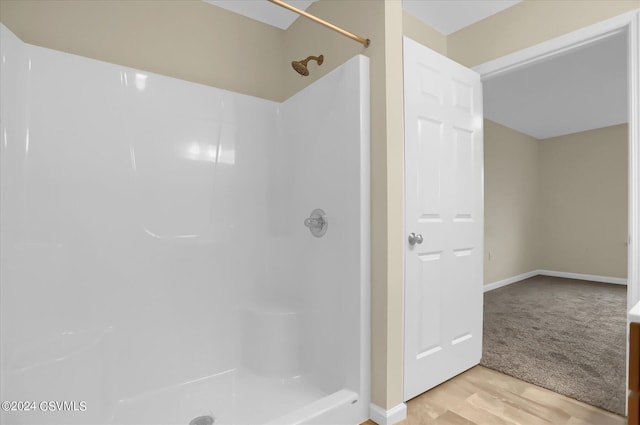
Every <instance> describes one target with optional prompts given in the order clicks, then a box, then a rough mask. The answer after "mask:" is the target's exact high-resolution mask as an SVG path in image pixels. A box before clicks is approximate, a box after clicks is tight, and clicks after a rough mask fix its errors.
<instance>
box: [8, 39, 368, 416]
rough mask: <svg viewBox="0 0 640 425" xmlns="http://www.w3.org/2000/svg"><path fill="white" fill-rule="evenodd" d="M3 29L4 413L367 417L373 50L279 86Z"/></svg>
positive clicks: (26, 414)
mask: <svg viewBox="0 0 640 425" xmlns="http://www.w3.org/2000/svg"><path fill="white" fill-rule="evenodd" d="M0 37H1V38H0V48H1V51H0V53H1V56H2V68H1V79H2V81H1V90H2V91H1V111H0V112H1V125H2V126H1V128H0V137H1V140H0V154H1V164H0V170H1V180H0V182H1V187H0V195H1V199H0V200H1V223H0V226H1V229H0V234H1V245H0V253H1V257H0V272H1V276H0V283H1V286H0V303H1V305H0V314H1V317H0V325H1V329H0V331H1V341H0V342H1V344H0V347H1V364H0V367H1V370H0V385H1V386H0V398H1V399H2V401H3V402H9V403H10V404H7V403H4V404H3V405H2V411H1V412H0V415H1V417H0V422H2V423H3V424H158V425H159V424H182V425H187V424H189V423H190V422H191V421H192V420H193V419H194V418H197V417H202V416H204V417H209V418H210V419H212V420H214V421H215V422H214V423H215V424H217V425H220V424H227V425H228V424H234V425H243V424H283V425H284V424H334V425H337V424H345V425H346V424H349V425H353V424H355V423H359V422H361V421H363V420H364V419H366V418H367V417H368V409H369V399H370V395H369V375H370V372H369V367H370V363H369V314H370V310H369V309H370V307H369V280H370V279H369V269H370V267H369V261H370V259H369V70H368V59H367V58H365V57H363V56H356V57H354V58H352V59H351V60H349V61H348V62H346V63H345V64H343V65H342V66H340V67H339V68H337V69H335V70H334V71H332V72H331V73H330V74H328V75H326V76H325V77H323V78H321V79H320V80H318V81H317V82H315V83H314V84H312V85H310V86H309V87H307V88H305V89H304V90H302V91H301V92H299V93H298V94H296V95H295V96H293V97H291V98H290V99H288V100H287V101H285V102H283V103H276V102H272V101H267V100H263V99H259V98H255V97H250V96H246V95H241V94H238V93H233V92H229V91H225V90H220V89H216V88H212V87H207V86H203V85H198V84H195V83H190V82H186V81H181V80H177V79H173V78H168V77H164V76H160V75H155V74H151V73H148V72H143V71H139V70H135V69H130V68H125V67H122V66H119V65H114V64H109V63H105V62H100V61H96V60H92V59H88V58H84V57H80V56H75V55H71V54H67V53H62V52H59V51H54V50H50V49H45V48H41V47H36V46H32V45H28V44H25V43H23V42H22V41H20V40H19V39H18V38H17V37H16V36H15V35H14V34H12V33H11V32H10V31H9V30H8V29H7V28H5V27H2V28H1V34H0ZM255 71H256V72H260V70H255ZM292 72H293V71H292ZM316 208H322V209H323V210H324V211H325V212H326V215H327V220H328V229H327V232H326V234H325V235H324V236H322V237H315V236H313V235H312V234H311V233H310V231H309V228H307V227H305V225H304V220H305V219H306V218H308V217H309V215H310V213H311V212H312V211H313V210H314V209H316ZM202 423H206V422H202Z"/></svg>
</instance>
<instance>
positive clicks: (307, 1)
mask: <svg viewBox="0 0 640 425" xmlns="http://www.w3.org/2000/svg"><path fill="white" fill-rule="evenodd" d="M203 1H204V2H205V3H209V4H213V5H215V6H220V7H222V8H224V9H227V10H230V11H232V12H235V13H239V14H240V15H244V16H246V17H248V18H251V19H255V20H256V21H260V22H264V23H265V24H269V25H272V26H274V27H278V28H280V29H283V30H286V29H287V28H289V25H291V24H292V23H293V21H295V20H296V19H297V18H298V16H299V15H298V14H297V13H294V12H291V11H290V10H287V9H285V8H283V7H280V6H278V5H275V4H273V3H269V2H268V1H267V0H203ZM285 1H286V3H288V4H290V5H292V6H295V7H297V8H298V9H302V10H306V9H307V8H308V7H309V6H310V5H311V3H313V2H314V1H315V0H285Z"/></svg>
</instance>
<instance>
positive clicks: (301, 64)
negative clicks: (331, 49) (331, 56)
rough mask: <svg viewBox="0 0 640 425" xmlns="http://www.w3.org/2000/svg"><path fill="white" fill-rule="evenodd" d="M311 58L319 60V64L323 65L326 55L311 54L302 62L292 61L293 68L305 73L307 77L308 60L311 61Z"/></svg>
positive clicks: (299, 72) (302, 73) (301, 73)
mask: <svg viewBox="0 0 640 425" xmlns="http://www.w3.org/2000/svg"><path fill="white" fill-rule="evenodd" d="M310 60H314V61H316V62H318V65H322V62H323V61H324V56H323V55H320V56H309V57H308V58H306V59H305V60H301V61H300V62H298V61H293V62H291V66H292V67H293V69H295V70H296V72H297V73H298V74H300V75H304V76H305V77H306V76H307V75H309V68H307V62H309V61H310Z"/></svg>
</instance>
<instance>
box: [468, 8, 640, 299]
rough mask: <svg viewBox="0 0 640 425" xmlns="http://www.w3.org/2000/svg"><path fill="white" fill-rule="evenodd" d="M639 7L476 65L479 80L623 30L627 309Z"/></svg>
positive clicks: (638, 104)
mask: <svg viewBox="0 0 640 425" xmlns="http://www.w3.org/2000/svg"><path fill="white" fill-rule="evenodd" d="M639 23H640V9H636V10H633V11H631V12H627V13H624V14H622V15H619V16H616V17H614V18H611V19H608V20H605V21H601V22H598V23H596V24H593V25H590V26H588V27H585V28H581V29H579V30H577V31H574V32H571V33H568V34H565V35H562V36H560V37H557V38H554V39H551V40H548V41H545V42H542V43H540V44H536V45H535V46H532V47H528V48H525V49H522V50H520V51H517V52H515V53H510V54H508V55H505V56H502V57H500V58H498V59H494V60H491V61H488V62H485V63H483V64H481V65H477V66H475V67H473V68H472V69H473V70H474V71H476V72H478V73H479V74H480V78H481V80H482V81H485V80H488V79H491V78H494V77H497V76H499V75H502V74H506V73H508V72H511V71H515V70H517V69H520V68H523V67H526V66H529V65H532V64H534V63H537V62H540V61H543V60H547V59H550V58H552V57H554V56H559V55H562V54H565V53H569V52H571V51H572V50H574V49H577V48H579V47H583V46H586V45H589V44H591V43H594V42H596V41H599V40H602V39H604V38H607V37H610V36H613V35H616V34H620V33H621V32H624V31H627V35H628V43H627V58H628V77H627V78H628V81H627V84H628V88H629V100H628V104H629V105H628V106H629V107H628V114H629V115H628V120H629V127H628V128H629V130H628V131H629V133H628V134H629V201H628V202H629V211H628V214H629V217H628V223H629V224H628V226H629V229H628V232H629V235H628V238H629V240H628V242H629V245H628V250H627V257H628V266H627V311H628V310H629V309H631V307H633V306H634V305H635V304H636V303H637V302H639V301H640V63H639V61H640V57H639V56H640V55H639V54H638V51H639V48H640V31H639Z"/></svg>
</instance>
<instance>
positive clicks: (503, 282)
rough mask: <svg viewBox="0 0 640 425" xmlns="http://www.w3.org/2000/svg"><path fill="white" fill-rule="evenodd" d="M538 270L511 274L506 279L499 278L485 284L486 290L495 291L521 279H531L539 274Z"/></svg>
mask: <svg viewBox="0 0 640 425" xmlns="http://www.w3.org/2000/svg"><path fill="white" fill-rule="evenodd" d="M538 274H539V273H538V270H533V271H530V272H527V273H522V274H519V275H517V276H511V277H508V278H506V279H502V280H499V281H497V282H493V283H490V284H488V285H484V292H489V291H493V290H494V289H498V288H502V287H503V286H507V285H511V284H512V283H516V282H520V281H521V280H525V279H529V278H530V277H533V276H537V275H538Z"/></svg>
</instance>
